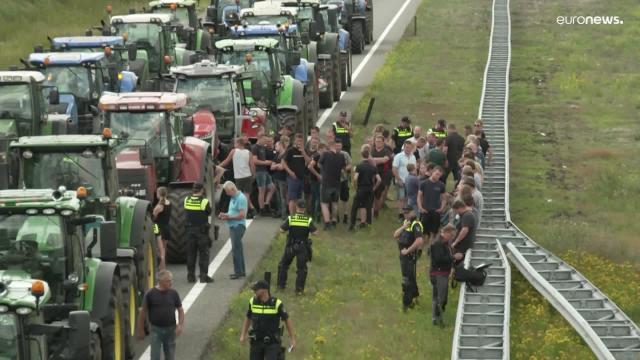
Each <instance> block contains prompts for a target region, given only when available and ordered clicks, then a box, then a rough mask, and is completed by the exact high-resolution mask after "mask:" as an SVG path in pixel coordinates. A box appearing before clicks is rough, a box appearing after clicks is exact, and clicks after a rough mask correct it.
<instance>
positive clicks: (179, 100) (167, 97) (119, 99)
mask: <svg viewBox="0 0 640 360" xmlns="http://www.w3.org/2000/svg"><path fill="white" fill-rule="evenodd" d="M185 105H187V95H185V94H178V93H170V92H135V93H112V92H105V93H104V94H103V95H102V96H101V97H100V104H99V106H100V109H102V110H108V111H126V112H128V111H140V110H157V111H167V110H177V109H180V108H182V107H183V106H185Z"/></svg>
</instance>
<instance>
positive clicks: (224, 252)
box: [138, 220, 253, 360]
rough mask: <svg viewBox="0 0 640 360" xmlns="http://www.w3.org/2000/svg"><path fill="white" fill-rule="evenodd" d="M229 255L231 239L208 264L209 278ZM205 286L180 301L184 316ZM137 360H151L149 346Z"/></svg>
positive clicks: (248, 222)
mask: <svg viewBox="0 0 640 360" xmlns="http://www.w3.org/2000/svg"><path fill="white" fill-rule="evenodd" d="M252 222H253V220H247V230H248V229H249V226H251V223H252ZM229 253H231V238H229V239H227V242H226V243H225V244H224V246H223V247H222V249H220V251H219V252H218V254H217V255H216V257H215V258H213V261H211V263H210V264H209V269H208V271H207V274H208V275H209V276H211V277H213V275H214V274H215V273H216V271H218V269H219V268H220V266H221V265H222V262H223V261H224V260H225V259H226V258H227V256H228V255H229ZM212 284H215V283H212ZM206 286H207V284H205V283H201V282H199V281H198V282H197V283H195V284H194V285H193V287H192V288H191V290H189V292H188V293H187V296H185V297H184V299H183V300H182V309H184V313H185V314H186V313H187V312H188V311H189V309H190V308H191V306H192V305H193V304H194V303H195V302H196V300H197V299H198V296H200V294H202V291H203V290H204V288H205V287H206ZM176 319H177V317H176ZM138 359H139V360H150V359H151V346H147V348H146V349H145V351H144V353H142V355H140V357H139V358H138Z"/></svg>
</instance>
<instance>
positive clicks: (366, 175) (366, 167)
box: [356, 160, 378, 190]
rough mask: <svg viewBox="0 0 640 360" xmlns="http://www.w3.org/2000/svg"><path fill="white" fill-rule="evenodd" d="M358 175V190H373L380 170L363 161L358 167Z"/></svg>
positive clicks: (369, 162) (367, 161)
mask: <svg viewBox="0 0 640 360" xmlns="http://www.w3.org/2000/svg"><path fill="white" fill-rule="evenodd" d="M356 173H358V190H373V185H374V184H375V179H376V175H377V173H378V170H377V169H376V167H375V166H373V164H371V161H369V160H363V161H362V162H361V163H360V164H358V166H356Z"/></svg>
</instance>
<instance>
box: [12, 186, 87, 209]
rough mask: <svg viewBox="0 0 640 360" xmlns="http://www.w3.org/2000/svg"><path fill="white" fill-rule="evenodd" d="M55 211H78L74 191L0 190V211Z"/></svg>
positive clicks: (77, 201)
mask: <svg viewBox="0 0 640 360" xmlns="http://www.w3.org/2000/svg"><path fill="white" fill-rule="evenodd" d="M24 208H29V209H55V210H58V211H60V210H72V211H79V210H80V200H79V199H78V198H77V197H76V192H75V191H67V190H65V191H64V192H60V191H54V190H51V189H28V190H25V189H23V190H2V191H0V211H2V210H4V209H24Z"/></svg>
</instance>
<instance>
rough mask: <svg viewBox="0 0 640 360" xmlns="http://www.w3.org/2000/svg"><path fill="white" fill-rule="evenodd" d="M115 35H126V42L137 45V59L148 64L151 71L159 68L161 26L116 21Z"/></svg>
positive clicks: (161, 53)
mask: <svg viewBox="0 0 640 360" xmlns="http://www.w3.org/2000/svg"><path fill="white" fill-rule="evenodd" d="M114 26H115V29H116V32H115V35H120V36H125V34H126V36H127V39H128V40H127V43H128V44H133V43H135V44H136V46H137V47H138V52H137V59H139V60H144V61H146V62H147V63H148V64H149V70H150V71H152V72H155V71H157V70H158V69H159V68H160V58H161V57H162V56H161V55H164V53H163V50H162V47H161V43H160V40H161V35H162V31H163V30H162V27H161V26H160V24H159V23H130V24H125V23H116V24H114Z"/></svg>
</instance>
